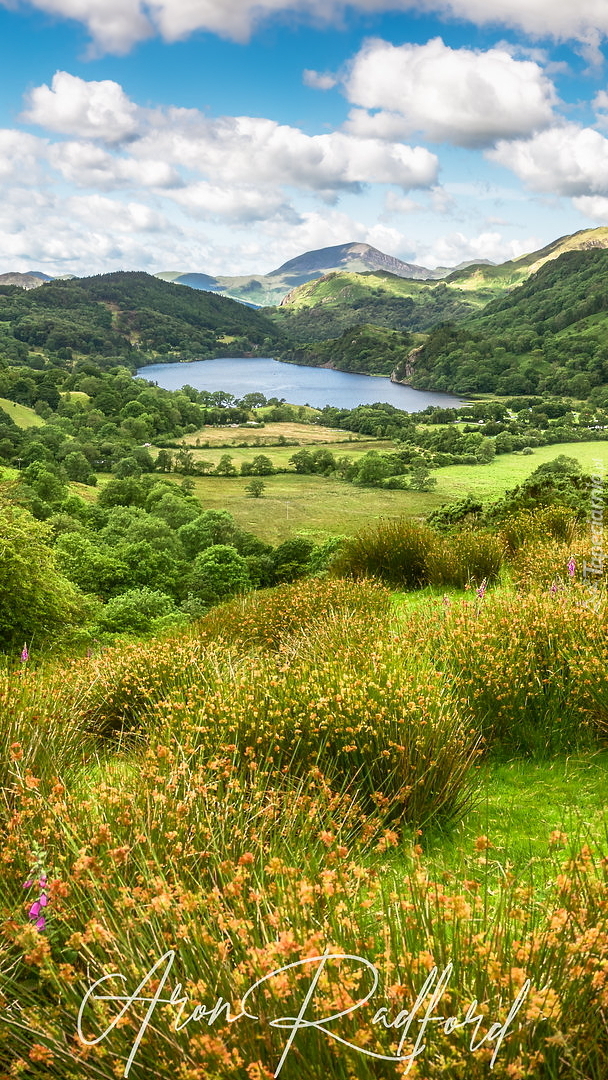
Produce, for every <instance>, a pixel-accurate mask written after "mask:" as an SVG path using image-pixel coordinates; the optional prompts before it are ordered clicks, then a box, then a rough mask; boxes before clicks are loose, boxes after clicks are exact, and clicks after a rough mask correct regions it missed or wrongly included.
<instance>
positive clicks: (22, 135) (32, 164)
mask: <svg viewBox="0 0 608 1080" xmlns="http://www.w3.org/2000/svg"><path fill="white" fill-rule="evenodd" d="M46 146H47V144H46V141H45V140H43V139H37V138H36V137H35V136H34V135H28V134H27V133H26V132H24V131H14V130H12V129H10V128H4V129H2V128H0V180H2V181H8V180H11V181H12V182H14V183H19V184H34V183H37V182H39V181H40V158H41V157H42V156H43V155H44V153H45V151H46Z"/></svg>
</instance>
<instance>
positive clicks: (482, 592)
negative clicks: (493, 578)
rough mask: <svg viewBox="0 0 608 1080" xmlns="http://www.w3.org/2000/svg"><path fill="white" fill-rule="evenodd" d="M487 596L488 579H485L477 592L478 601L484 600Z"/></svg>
mask: <svg viewBox="0 0 608 1080" xmlns="http://www.w3.org/2000/svg"><path fill="white" fill-rule="evenodd" d="M485 595H486V578H484V579H483V581H482V583H481V585H480V586H479V588H478V590H477V599H478V600H483V598H484V596H485Z"/></svg>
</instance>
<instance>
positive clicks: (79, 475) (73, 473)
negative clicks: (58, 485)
mask: <svg viewBox="0 0 608 1080" xmlns="http://www.w3.org/2000/svg"><path fill="white" fill-rule="evenodd" d="M63 467H64V469H65V471H66V474H67V477H68V480H72V481H73V482H74V483H76V484H90V483H91V480H92V479H93V480H94V481H95V483H97V477H96V476H95V474H94V473H91V466H90V465H89V462H88V460H87V458H86V457H85V456H84V454H83V453H82V452H81V451H80V450H74V451H72V453H71V454H68V455H67V457H66V458H64V460H63Z"/></svg>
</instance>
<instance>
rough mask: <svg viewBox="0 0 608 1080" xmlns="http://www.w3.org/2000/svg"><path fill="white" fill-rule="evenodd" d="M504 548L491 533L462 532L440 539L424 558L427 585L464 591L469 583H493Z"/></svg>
mask: <svg viewBox="0 0 608 1080" xmlns="http://www.w3.org/2000/svg"><path fill="white" fill-rule="evenodd" d="M503 554H504V546H503V544H502V543H501V541H500V539H499V538H498V537H496V536H492V535H491V533H484V532H473V531H463V532H460V533H458V534H456V535H455V536H444V537H441V539H439V540H438V541H437V543H436V544H435V546H434V547H432V548H431V550H430V551H429V552H428V554H427V559H426V566H427V572H428V580H429V582H430V584H431V585H439V586H453V587H454V588H457V589H464V588H465V586H466V585H468V584H469V583H471V582H476V583H477V584H480V583H481V582H482V581H484V580H485V581H486V582H488V583H489V582H492V581H496V579H497V577H498V575H499V573H500V570H501V567H502V562H503Z"/></svg>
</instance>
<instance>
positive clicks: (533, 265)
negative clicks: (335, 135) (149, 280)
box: [0, 227, 608, 307]
mask: <svg viewBox="0 0 608 1080" xmlns="http://www.w3.org/2000/svg"><path fill="white" fill-rule="evenodd" d="M605 247H608V227H601V228H597V229H583V230H581V231H580V232H577V233H573V234H572V235H569V236H562V237H560V238H559V239H557V240H554V241H553V242H552V243H551V244H548V245H547V246H546V247H543V248H541V249H539V250H538V251H533V252H531V253H529V254H526V255H522V256H520V257H519V258H517V259H511V260H509V261H508V262H505V263H500V264H498V265H496V264H494V263H492V262H491V261H490V260H488V259H478V260H476V261H473V262H471V261H468V262H464V263H460V264H459V265H458V266H455V267H443V266H440V267H437V268H436V269H434V270H431V269H429V268H428V267H425V266H418V265H417V264H415V263H408V262H404V261H403V260H401V259H396V258H394V257H393V256H392V255H386V254H385V253H384V252H382V251H379V250H378V249H377V248H375V247H372V246H371V245H370V244H363V243H356V242H353V243H349V244H337V245H334V246H331V247H324V248H318V249H316V250H315V251H306V252H304V253H303V254H302V255H298V256H297V257H296V258H295V259H289V260H288V261H287V262H284V263H283V264H282V265H281V266H279V267H277V268H276V269H275V270H271V271H270V272H269V273H264V274H250V275H248V276H241V277H239V276H233V277H231V276H225V275H219V276H215V275H212V274H206V273H198V272H187V271H178V270H175V271H162V272H160V273H158V274H156V275H155V276H156V277H157V278H160V279H161V280H162V281H168V282H171V283H174V284H177V285H187V286H189V287H190V288H192V289H197V290H200V291H203V292H212V293H219V294H220V295H222V296H227V297H228V298H230V299H233V300H239V301H240V302H241V303H244V304H247V305H249V306H250V307H275V306H278V305H280V304H285V305H291V304H295V305H296V306H298V307H301V306H308V307H312V306H314V290H313V291H312V292H308V293H306V292H304V291H298V290H299V289H300V287H301V286H305V285H308V284H309V283H311V282H315V281H318V280H319V279H323V278H326V277H327V276H328V275H330V274H356V275H369V274H382V275H384V276H385V279H386V280H388V279H389V278H390V277H392V278H398V279H403V280H406V281H410V282H424V283H425V284H426V285H427V286H429V285H432V283H433V282H438V281H441V282H445V284H446V285H447V286H448V288H450V289H455V290H457V291H458V293H460V294H462V293H476V294H479V295H480V296H481V297H483V298H484V301H485V302H487V300H488V299H490V297H491V296H496V295H499V294H502V293H503V292H505V291H506V290H508V289H510V288H513V287H514V286H515V285H519V284H521V282H522V281H525V280H526V279H527V278H528V277H529V276H530V275H531V274H534V273H535V272H536V271H537V270H539V269H540V267H541V266H543V265H544V264H545V263H546V262H548V261H550V260H551V259H556V258H559V256H560V255H562V254H563V253H564V252H566V251H587V250H592V249H594V248H605ZM70 276H71V275H63V278H62V279H66V278H69V277H70ZM50 280H53V279H51V278H50V276H49V275H48V274H44V273H41V272H40V271H30V272H29V273H23V274H20V273H9V274H0V285H20V286H21V287H22V288H24V289H33V288H38V287H39V286H40V285H42V284H43V283H44V282H45V281H50ZM372 287H378V282H375V283H374V285H373V286H372ZM305 298H306V299H305ZM473 304H474V306H477V304H478V302H476V301H473Z"/></svg>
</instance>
